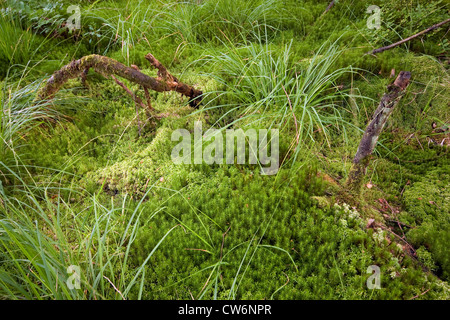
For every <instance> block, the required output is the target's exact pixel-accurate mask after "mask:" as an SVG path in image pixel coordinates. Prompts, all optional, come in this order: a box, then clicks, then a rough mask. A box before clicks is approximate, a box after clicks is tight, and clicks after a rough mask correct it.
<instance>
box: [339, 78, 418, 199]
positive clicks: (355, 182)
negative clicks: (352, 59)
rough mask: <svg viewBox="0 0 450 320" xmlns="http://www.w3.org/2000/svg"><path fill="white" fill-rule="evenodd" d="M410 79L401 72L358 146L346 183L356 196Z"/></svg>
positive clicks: (389, 87) (391, 85) (382, 100)
mask: <svg viewBox="0 0 450 320" xmlns="http://www.w3.org/2000/svg"><path fill="white" fill-rule="evenodd" d="M410 78H411V73H410V72H408V71H401V72H400V73H399V75H398V77H397V79H395V81H394V83H393V84H390V85H389V86H388V87H387V89H388V92H387V93H385V94H384V95H383V97H382V98H381V101H380V104H379V105H378V108H377V109H376V110H375V113H374V115H373V117H372V120H371V121H370V123H369V125H368V126H367V128H366V131H365V132H364V135H363V137H362V139H361V141H360V143H359V146H358V151H357V152H356V155H355V157H354V158H353V161H352V167H351V168H350V172H349V175H348V179H347V182H346V186H347V188H348V189H349V191H350V192H351V193H353V194H355V195H357V194H359V193H360V191H361V186H362V182H363V178H364V176H365V174H366V170H367V166H368V165H369V161H370V156H371V155H372V152H373V150H374V149H375V146H376V145H377V142H378V138H379V136H380V134H381V131H382V130H383V127H384V125H385V124H386V122H387V119H388V118H389V116H390V115H391V113H392V111H393V110H394V107H395V106H396V105H397V104H398V102H399V101H400V99H401V97H402V96H403V94H404V92H405V89H406V87H407V86H408V85H409V80H410Z"/></svg>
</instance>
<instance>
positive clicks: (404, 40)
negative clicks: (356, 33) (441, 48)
mask: <svg viewBox="0 0 450 320" xmlns="http://www.w3.org/2000/svg"><path fill="white" fill-rule="evenodd" d="M449 21H450V18H449V19H447V20H445V21H442V22H439V23H438V24H435V25H434V26H431V27H429V28H428V29H425V30H423V31H420V32H419V33H416V34H415V35H412V36H410V37H408V38H406V39H403V40H401V41H398V42H396V43H393V44H391V45H388V46H386V47H381V48H378V49H374V50H372V51H369V52H367V53H366V54H372V55H373V54H375V53H380V52H383V51H386V50H389V49H392V48H395V47H397V46H399V45H401V44H403V43H405V42H408V41H410V40H412V39H414V38H417V37H419V36H421V35H423V34H425V33H427V32H430V31H432V30H434V29H437V28H439V27H441V26H443V25H444V24H446V23H448V22H449Z"/></svg>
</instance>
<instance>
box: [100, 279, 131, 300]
mask: <svg viewBox="0 0 450 320" xmlns="http://www.w3.org/2000/svg"><path fill="white" fill-rule="evenodd" d="M103 278H105V279H106V280H108V281H109V283H111V285H112V286H113V287H114V290H116V291H117V292H118V293H119V294H120V296H121V297H122V299H123V300H126V299H125V297H124V296H123V294H122V292H120V290H119V289H117V288H116V286H115V285H114V283H112V282H111V280H109V279H108V277H106V276H103Z"/></svg>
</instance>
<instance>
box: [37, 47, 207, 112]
mask: <svg viewBox="0 0 450 320" xmlns="http://www.w3.org/2000/svg"><path fill="white" fill-rule="evenodd" d="M148 57H149V58H150V59H149V58H148ZM151 57H153V56H152V55H151V54H148V55H147V56H146V58H147V60H149V61H150V62H151V63H152V61H151V60H152V59H151ZM153 59H154V60H153V63H152V66H154V67H155V68H157V69H158V77H157V78H152V77H149V76H147V75H146V74H144V73H142V72H140V71H139V70H136V69H134V68H131V67H127V66H125V65H124V64H122V63H120V62H118V61H116V60H114V59H111V58H108V57H105V56H101V55H97V54H92V55H89V56H85V57H82V58H81V59H78V60H74V61H72V62H70V63H69V64H67V65H65V66H64V67H62V68H61V69H60V70H58V71H56V72H54V73H53V75H52V76H51V77H50V78H49V79H48V80H47V82H46V84H45V85H44V87H42V88H41V89H40V90H39V92H38V94H37V98H38V99H41V100H44V99H52V98H53V97H54V95H55V94H56V92H58V91H59V90H60V89H61V87H62V86H63V85H64V84H65V83H66V82H67V81H68V80H69V79H74V78H78V77H82V79H84V78H85V76H86V74H87V71H88V70H89V69H90V68H93V69H94V70H95V71H96V72H97V73H100V74H102V75H103V76H105V77H106V78H108V76H111V75H116V76H119V77H122V78H125V79H127V80H129V81H131V82H133V83H136V84H138V85H140V86H142V87H143V88H144V90H148V89H150V90H154V91H157V92H164V91H176V92H178V93H181V94H182V95H184V96H186V97H189V98H190V101H189V104H190V105H191V106H192V107H195V108H197V107H198V105H199V104H200V100H201V96H202V94H203V93H202V91H200V90H197V89H195V88H194V87H192V86H189V85H187V84H185V83H183V82H180V81H179V80H178V79H177V78H175V77H174V76H172V75H171V74H170V73H169V72H168V71H167V69H166V68H165V67H164V66H163V65H162V64H161V63H160V62H159V61H158V60H156V59H155V58H154V57H153ZM156 62H157V63H156Z"/></svg>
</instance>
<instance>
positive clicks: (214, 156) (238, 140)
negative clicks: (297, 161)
mask: <svg viewBox="0 0 450 320" xmlns="http://www.w3.org/2000/svg"><path fill="white" fill-rule="evenodd" d="M223 131H225V139H224V137H223ZM268 133H269V130H267V129H259V130H256V129H247V130H246V131H245V132H244V130H242V129H237V130H234V129H226V130H219V129H213V128H210V129H208V130H207V131H206V132H205V133H204V134H203V130H202V122H201V121H196V122H195V124H194V139H193V144H194V146H193V148H194V152H193V153H192V139H191V134H190V133H189V131H188V130H187V129H177V130H175V131H173V132H172V137H171V139H172V141H180V138H181V142H180V143H178V144H177V145H176V146H175V147H174V148H173V149H172V161H173V162H174V163H176V164H181V163H184V164H191V163H192V156H193V161H194V164H202V163H203V161H204V162H205V163H206V164H214V163H215V164H224V163H226V164H235V162H236V163H237V164H245V163H246V161H248V164H258V163H259V164H260V165H261V173H262V174H264V175H273V174H276V173H277V172H278V167H279V132H278V129H270V135H269V134H268ZM205 142H206V143H207V144H206V146H205V145H204V143H205ZM246 142H248V149H247V148H246ZM269 142H270V151H269ZM224 145H225V153H226V154H225V157H224ZM235 149H236V152H235ZM247 150H248V151H247ZM269 152H270V154H269ZM180 153H182V155H180ZM247 154H248V156H246V155H247ZM258 156H259V159H258Z"/></svg>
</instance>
